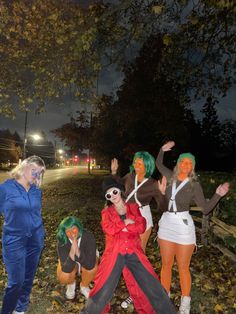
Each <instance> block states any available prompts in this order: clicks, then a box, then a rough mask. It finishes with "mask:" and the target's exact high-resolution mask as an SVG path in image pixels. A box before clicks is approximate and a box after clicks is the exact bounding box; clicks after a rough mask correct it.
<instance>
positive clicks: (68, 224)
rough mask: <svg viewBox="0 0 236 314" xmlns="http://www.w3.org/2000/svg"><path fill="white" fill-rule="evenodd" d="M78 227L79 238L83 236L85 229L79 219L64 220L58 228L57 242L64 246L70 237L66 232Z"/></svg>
mask: <svg viewBox="0 0 236 314" xmlns="http://www.w3.org/2000/svg"><path fill="white" fill-rule="evenodd" d="M74 226H76V227H77V228H78V230H79V237H80V236H81V235H82V234H83V231H84V228H83V225H82V224H81V222H80V221H79V219H78V218H76V217H73V216H69V217H66V218H64V219H63V220H62V221H61V223H60V225H59V226H58V228H57V240H59V241H60V242H61V243H62V244H66V243H67V242H68V237H67V235H66V230H67V229H70V228H72V227H74Z"/></svg>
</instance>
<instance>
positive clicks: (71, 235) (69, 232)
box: [66, 226, 79, 240]
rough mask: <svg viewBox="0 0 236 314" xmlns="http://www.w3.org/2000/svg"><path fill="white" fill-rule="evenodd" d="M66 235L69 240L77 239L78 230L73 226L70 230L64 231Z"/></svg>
mask: <svg viewBox="0 0 236 314" xmlns="http://www.w3.org/2000/svg"><path fill="white" fill-rule="evenodd" d="M66 235H67V237H68V238H69V239H71V240H73V239H75V238H78V235H79V230H78V228H77V227H76V226H73V227H72V228H70V229H66Z"/></svg>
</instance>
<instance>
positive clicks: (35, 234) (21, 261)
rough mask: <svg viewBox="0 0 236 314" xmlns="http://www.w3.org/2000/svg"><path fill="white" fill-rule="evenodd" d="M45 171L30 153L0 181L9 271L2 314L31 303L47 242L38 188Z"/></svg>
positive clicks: (4, 253) (4, 248) (16, 311)
mask: <svg viewBox="0 0 236 314" xmlns="http://www.w3.org/2000/svg"><path fill="white" fill-rule="evenodd" d="M44 172H45V164H44V161H43V160H42V159H41V158H40V157H38V156H31V157H28V158H26V159H25V160H23V161H22V162H21V164H19V165H18V166H17V167H16V168H15V169H13V170H12V171H11V177H12V178H11V179H8V180H6V181H5V182H4V183H2V184H0V214H2V215H3V216H4V224H3V228H2V229H3V231H2V256H3V263H4V266H5V268H6V271H7V275H8V283H7V287H6V289H5V292H4V296H3V303H2V309H1V314H12V313H14V314H19V313H20V314H23V313H25V311H26V310H27V307H28V304H29V298H30V292H31V289H32V285H33V280H34V276H35V273H36V269H37V266H38V263H39V259H40V255H41V252H42V249H43V245H44V227H43V221H42V217H41V207H42V192H41V190H40V188H39V186H40V184H41V182H42V178H43V174H44Z"/></svg>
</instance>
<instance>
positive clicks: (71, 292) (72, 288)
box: [66, 282, 76, 300]
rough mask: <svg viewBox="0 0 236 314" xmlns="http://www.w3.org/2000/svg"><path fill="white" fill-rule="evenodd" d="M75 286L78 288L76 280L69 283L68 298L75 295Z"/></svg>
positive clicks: (72, 297)
mask: <svg viewBox="0 0 236 314" xmlns="http://www.w3.org/2000/svg"><path fill="white" fill-rule="evenodd" d="M75 288H76V282H73V283H71V284H69V285H67V289H66V298H67V299H68V300H73V299H74V297H75Z"/></svg>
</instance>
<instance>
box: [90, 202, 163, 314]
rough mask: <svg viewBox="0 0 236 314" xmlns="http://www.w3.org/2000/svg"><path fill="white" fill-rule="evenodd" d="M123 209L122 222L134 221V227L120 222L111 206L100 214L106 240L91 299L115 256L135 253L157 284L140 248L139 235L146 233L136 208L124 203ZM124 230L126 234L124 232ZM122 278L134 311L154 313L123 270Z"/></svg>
mask: <svg viewBox="0 0 236 314" xmlns="http://www.w3.org/2000/svg"><path fill="white" fill-rule="evenodd" d="M126 207H127V213H126V218H130V219H132V220H134V221H135V223H134V224H130V225H127V226H126V225H125V223H124V221H123V220H121V219H120V216H119V215H118V213H117V212H116V210H115V207H114V206H110V207H107V208H105V209H103V210H102V222H101V225H102V229H103V231H104V233H105V236H106V247H105V251H104V253H103V255H102V258H101V262H100V264H99V268H98V272H97V275H96V277H95V280H94V282H95V285H94V288H93V289H92V291H91V292H90V297H92V296H93V295H95V294H96V293H97V292H98V291H99V290H100V289H101V288H102V286H103V285H104V283H105V282H106V281H107V279H108V277H109V275H110V273H111V271H112V269H113V267H114V265H115V262H116V259H117V256H118V254H119V253H120V254H126V253H128V254H132V253H135V254H136V255H137V257H138V258H139V260H140V261H141V263H142V264H143V265H144V267H145V268H146V269H147V270H148V271H149V272H150V273H151V274H152V275H153V276H154V277H155V278H156V279H157V280H159V279H158V277H157V275H156V273H155V271H154V269H153V268H152V266H151V264H150V262H149V261H148V259H147V257H146V255H145V254H144V252H143V250H142V247H141V240H140V234H141V233H143V232H144V231H145V229H146V220H145V218H143V217H142V216H141V214H140V211H139V208H138V205H137V204H135V203H127V204H126ZM124 228H126V229H127V230H128V231H124V230H123V229H124ZM123 276H124V280H125V282H126V285H127V287H128V289H129V292H130V294H131V295H132V298H133V301H134V305H135V308H136V311H137V312H138V313H140V314H141V313H143V314H144V313H145V314H152V313H155V311H154V310H153V308H152V306H151V304H150V303H149V301H148V299H147V298H146V296H145V295H144V293H143V292H142V290H141V289H140V287H139V286H138V284H137V283H136V281H135V280H134V278H133V276H132V274H131V273H130V271H129V270H128V269H127V268H126V267H125V268H124V270H123ZM108 310H109V306H107V307H106V308H105V309H104V311H103V313H107V312H108Z"/></svg>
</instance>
